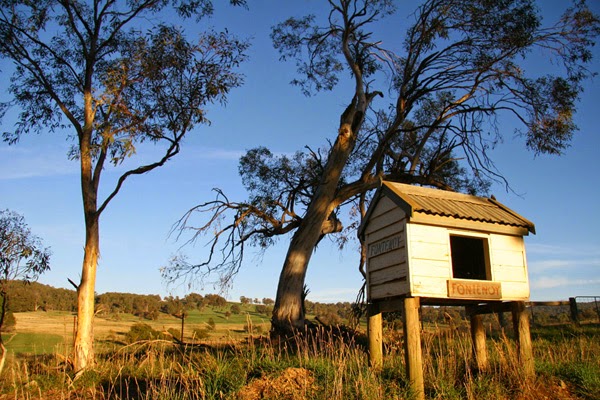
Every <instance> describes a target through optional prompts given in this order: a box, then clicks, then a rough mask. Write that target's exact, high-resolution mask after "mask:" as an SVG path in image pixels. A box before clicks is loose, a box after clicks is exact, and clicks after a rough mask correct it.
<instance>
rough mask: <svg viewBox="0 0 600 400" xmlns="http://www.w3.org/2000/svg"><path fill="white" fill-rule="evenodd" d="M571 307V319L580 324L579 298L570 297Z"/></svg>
mask: <svg viewBox="0 0 600 400" xmlns="http://www.w3.org/2000/svg"><path fill="white" fill-rule="evenodd" d="M569 308H570V309H571V321H573V322H574V323H576V324H578V323H579V315H578V313H577V299H576V298H575V297H569Z"/></svg>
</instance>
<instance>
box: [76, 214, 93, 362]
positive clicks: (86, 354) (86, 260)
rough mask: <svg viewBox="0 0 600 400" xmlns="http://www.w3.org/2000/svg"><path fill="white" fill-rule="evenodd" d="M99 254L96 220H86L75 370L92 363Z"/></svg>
mask: <svg viewBox="0 0 600 400" xmlns="http://www.w3.org/2000/svg"><path fill="white" fill-rule="evenodd" d="M98 254H99V230H98V221H97V219H96V220H95V221H92V222H91V223H90V224H88V222H87V221H86V243H85V253H84V256H83V267H82V271H81V283H80V285H79V288H78V291H77V335H76V337H75V359H74V367H75V371H82V370H85V369H86V368H88V367H90V366H92V365H93V363H94V288H95V287H96V268H97V266H98Z"/></svg>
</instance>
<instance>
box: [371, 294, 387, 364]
mask: <svg viewBox="0 0 600 400" xmlns="http://www.w3.org/2000/svg"><path fill="white" fill-rule="evenodd" d="M367 307H368V308H367V315H368V316H367V335H368V340H369V365H370V366H371V368H374V369H381V367H382V366H383V321H382V318H381V311H380V310H379V307H378V306H377V304H369V305H367Z"/></svg>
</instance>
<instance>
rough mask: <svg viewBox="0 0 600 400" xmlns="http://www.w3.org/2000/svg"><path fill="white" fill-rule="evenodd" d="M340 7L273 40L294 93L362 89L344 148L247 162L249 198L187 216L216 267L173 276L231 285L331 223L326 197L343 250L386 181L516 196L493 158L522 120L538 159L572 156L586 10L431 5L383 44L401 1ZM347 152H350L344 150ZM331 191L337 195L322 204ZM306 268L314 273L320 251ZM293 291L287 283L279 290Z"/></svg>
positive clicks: (346, 126) (346, 121)
mask: <svg viewBox="0 0 600 400" xmlns="http://www.w3.org/2000/svg"><path fill="white" fill-rule="evenodd" d="M329 6H330V7H329V9H330V11H329V13H328V14H327V15H308V16H306V17H301V18H289V19H287V20H286V21H284V22H281V23H279V24H277V25H275V26H274V27H273V30H272V35H271V37H272V40H273V44H274V46H275V48H276V49H277V50H278V51H279V53H280V55H281V59H282V61H284V62H290V61H291V62H293V63H295V66H296V69H297V77H296V78H294V79H293V80H292V82H291V83H292V84H294V85H297V86H299V87H300V89H301V91H302V92H303V93H304V94H305V95H307V96H313V95H316V94H318V92H321V91H330V90H336V88H337V87H338V85H339V84H340V83H341V82H347V83H348V84H349V86H350V87H351V88H352V89H353V91H352V92H351V93H350V95H349V101H348V107H347V108H346V109H345V110H342V112H340V113H339V115H340V130H339V132H338V137H337V139H335V140H334V141H329V142H328V144H327V145H325V146H324V147H323V148H322V149H319V150H318V151H314V150H312V149H306V150H305V151H303V152H298V153H296V154H295V155H293V156H288V155H280V156H275V155H274V154H273V153H272V152H271V151H270V150H268V149H266V148H264V147H257V148H254V149H251V150H249V151H248V152H247V154H246V155H244V156H243V157H242V158H241V159H240V176H241V178H242V183H243V185H244V187H245V189H246V190H247V192H248V194H249V197H248V199H247V200H246V201H243V202H235V201H231V200H230V199H229V198H228V197H227V196H226V195H225V194H224V193H223V192H222V191H220V190H218V189H216V193H217V196H216V198H215V200H213V201H209V202H206V203H203V204H200V205H198V206H196V207H194V208H192V209H191V210H189V211H188V212H187V213H186V214H185V215H184V216H183V217H182V218H181V220H180V221H179V223H178V226H177V228H178V229H180V232H181V233H182V234H183V233H185V232H186V231H189V232H191V234H192V236H191V239H190V241H195V240H197V239H198V238H200V237H204V236H205V237H207V238H208V241H209V243H210V250H211V252H210V256H209V258H208V259H207V260H204V261H202V262H200V263H196V262H189V261H188V260H187V258H185V259H184V258H175V259H174V260H173V262H172V263H171V265H170V268H167V270H166V271H168V272H170V274H169V273H167V274H166V276H167V278H170V279H179V278H181V277H183V276H186V277H188V278H189V277H190V275H191V276H192V277H196V278H197V277H201V278H204V277H205V276H206V275H205V273H211V272H214V271H217V272H218V273H219V276H220V278H219V279H220V281H221V282H225V283H228V282H229V281H230V279H231V278H232V276H234V275H235V274H236V273H237V271H238V270H239V268H240V266H241V264H242V260H243V254H244V245H245V244H252V245H258V246H259V247H260V248H265V247H267V246H269V245H271V244H273V243H274V242H275V240H276V238H277V237H280V236H281V235H285V234H287V233H290V232H293V233H294V238H296V236H297V234H298V232H299V229H301V227H302V226H303V225H306V226H308V225H310V224H311V223H317V224H318V223H320V222H317V219H318V218H322V217H320V216H317V213H318V212H319V211H316V210H311V206H312V205H315V204H317V202H318V201H320V199H324V203H319V204H320V206H319V207H325V208H326V210H327V212H326V218H325V220H324V221H323V222H322V226H321V232H320V235H321V236H320V237H319V238H318V239H317V240H316V242H315V245H316V244H317V243H318V242H319V240H321V238H322V237H323V236H324V235H327V234H330V233H335V234H337V239H338V244H340V245H344V244H345V243H346V242H347V240H348V238H349V237H352V236H353V235H349V233H353V232H355V228H356V227H357V225H358V223H359V222H360V219H361V218H362V216H363V215H364V211H365V204H366V202H367V201H368V198H369V193H370V191H371V190H372V189H374V188H376V187H377V186H378V185H379V183H380V182H381V180H384V179H385V180H393V181H399V182H404V183H409V184H418V185H427V186H433V187H438V188H443V189H447V190H456V191H463V192H469V193H485V192H486V191H487V190H488V188H489V186H490V184H491V182H499V183H503V184H505V185H506V186H507V187H508V182H507V180H506V179H505V178H504V176H503V175H502V173H501V171H499V170H498V168H497V167H496V165H495V164H494V160H493V159H492V157H491V151H492V149H494V148H495V147H496V146H497V145H498V143H500V142H501V141H502V140H504V139H505V138H510V136H509V135H510V132H506V129H505V128H503V126H504V124H507V123H511V124H513V122H514V121H516V122H517V127H516V131H515V132H514V133H515V135H516V137H519V138H522V139H523V142H524V144H525V146H526V147H527V148H528V149H530V150H531V151H533V152H534V153H535V154H557V155H559V154H562V153H563V152H564V151H565V150H566V149H567V148H568V146H569V144H570V141H571V139H572V137H573V134H574V133H575V131H576V130H577V127H576V125H575V123H574V121H573V116H574V113H575V108H576V103H577V100H578V98H579V95H580V93H581V92H582V90H583V87H584V83H585V81H586V79H588V78H589V77H590V76H592V75H593V74H592V73H591V72H590V71H589V70H588V69H587V65H588V63H589V62H590V60H591V57H592V54H591V48H592V47H593V45H594V44H595V40H596V38H597V36H598V34H599V33H600V25H599V20H598V16H596V15H594V14H593V13H592V12H591V11H590V10H589V8H588V7H587V5H586V3H585V1H577V2H575V3H573V4H572V6H571V7H569V8H568V9H566V10H565V12H564V14H563V15H562V16H561V17H560V19H559V20H558V21H556V22H555V23H554V24H551V25H544V24H543V23H542V17H541V12H540V10H539V8H538V6H537V5H536V4H535V2H534V1H532V0H500V1H496V0H494V1H490V0H475V1H462V0H427V1H423V2H421V3H419V5H418V6H417V7H416V11H414V13H406V15H407V16H408V19H409V21H410V25H409V27H408V29H407V30H406V32H404V34H403V35H402V34H401V32H394V34H395V35H396V36H392V37H387V38H386V40H385V42H384V41H383V40H381V39H382V38H380V37H377V36H376V35H377V32H378V28H379V27H380V26H381V23H382V20H384V19H385V22H386V23H387V24H388V26H391V25H393V24H394V23H395V22H396V21H391V22H390V19H391V18H397V10H396V7H395V6H396V4H395V2H392V1H385V0H382V1H376V0H330V1H329ZM539 6H540V7H544V4H543V3H540V4H539ZM397 38H399V39H397ZM383 43H386V45H387V46H388V47H384V45H383ZM539 54H543V56H544V57H546V58H547V59H548V60H549V63H551V64H552V65H553V66H554V68H553V70H552V72H550V73H547V74H542V75H536V71H535V70H533V69H531V68H528V65H527V61H528V60H530V58H531V57H537V56H538V55H539ZM348 78H349V79H348ZM346 87H347V86H344V88H343V89H342V88H340V91H341V90H345V88H346ZM380 97H384V98H385V99H384V100H379V98H380ZM308 101H312V100H308ZM340 143H342V144H343V143H348V145H346V146H345V148H344V150H341V145H340ZM347 149H349V150H347ZM336 171H342V172H341V173H338V172H336ZM331 185H333V188H334V190H333V195H331V196H329V195H327V196H329V197H327V198H325V197H323V196H324V195H323V193H326V191H325V188H326V187H328V186H331ZM324 204H325V205H324ZM344 206H349V207H346V209H347V210H348V213H347V214H346V213H343V212H342V209H343V208H344ZM344 215H348V216H349V218H346V217H345V216H344ZM342 217H344V218H345V219H346V223H345V225H346V228H345V229H344V228H343V225H342V223H341V219H342ZM195 218H198V219H199V220H200V221H201V222H200V223H198V222H197V221H198V220H197V219H195ZM311 240H312V239H311ZM302 242H306V238H303V239H300V240H299V241H297V242H296V241H294V240H292V243H291V245H290V250H289V252H288V255H290V254H292V248H294V250H298V248H299V246H301V245H303V244H302ZM307 247H311V246H310V245H309V246H307ZM310 251H312V248H311V249H310ZM296 253H297V251H296ZM217 255H219V256H217ZM303 259H304V260H305V261H302V262H305V263H306V265H305V266H304V270H305V269H306V266H307V264H308V261H307V260H308V259H310V252H309V250H307V256H306V257H304V258H303ZM182 260H183V261H184V262H181V261H182ZM288 261H289V260H288V258H286V263H287V262H288ZM285 268H286V266H285V265H284V270H285ZM361 268H362V263H361ZM296 271H298V270H296ZM284 275H285V274H284V273H283V272H282V279H283V280H284V281H285V279H288V278H286V277H285V276H284ZM289 276H290V277H291V276H299V274H298V273H297V272H296V273H295V274H289ZM290 279H291V278H290ZM294 279H296V278H294ZM302 279H303V278H302ZM288 283H289V282H288ZM282 285H283V286H282ZM285 285H286V282H282V280H280V288H281V287H284V286H285ZM295 288H296V289H295V290H296V291H297V292H298V293H296V294H295V297H299V296H301V290H302V285H301V284H299V285H295ZM278 296H279V293H278ZM277 307H278V306H277V305H276V308H277Z"/></svg>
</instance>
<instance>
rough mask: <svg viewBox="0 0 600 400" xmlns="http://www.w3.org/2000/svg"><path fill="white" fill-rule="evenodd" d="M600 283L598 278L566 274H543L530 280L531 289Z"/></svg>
mask: <svg viewBox="0 0 600 400" xmlns="http://www.w3.org/2000/svg"><path fill="white" fill-rule="evenodd" d="M598 284H600V279H571V278H569V277H566V276H544V277H541V278H538V279H535V280H533V281H532V282H531V288H532V289H553V288H559V287H565V286H589V285H598Z"/></svg>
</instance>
